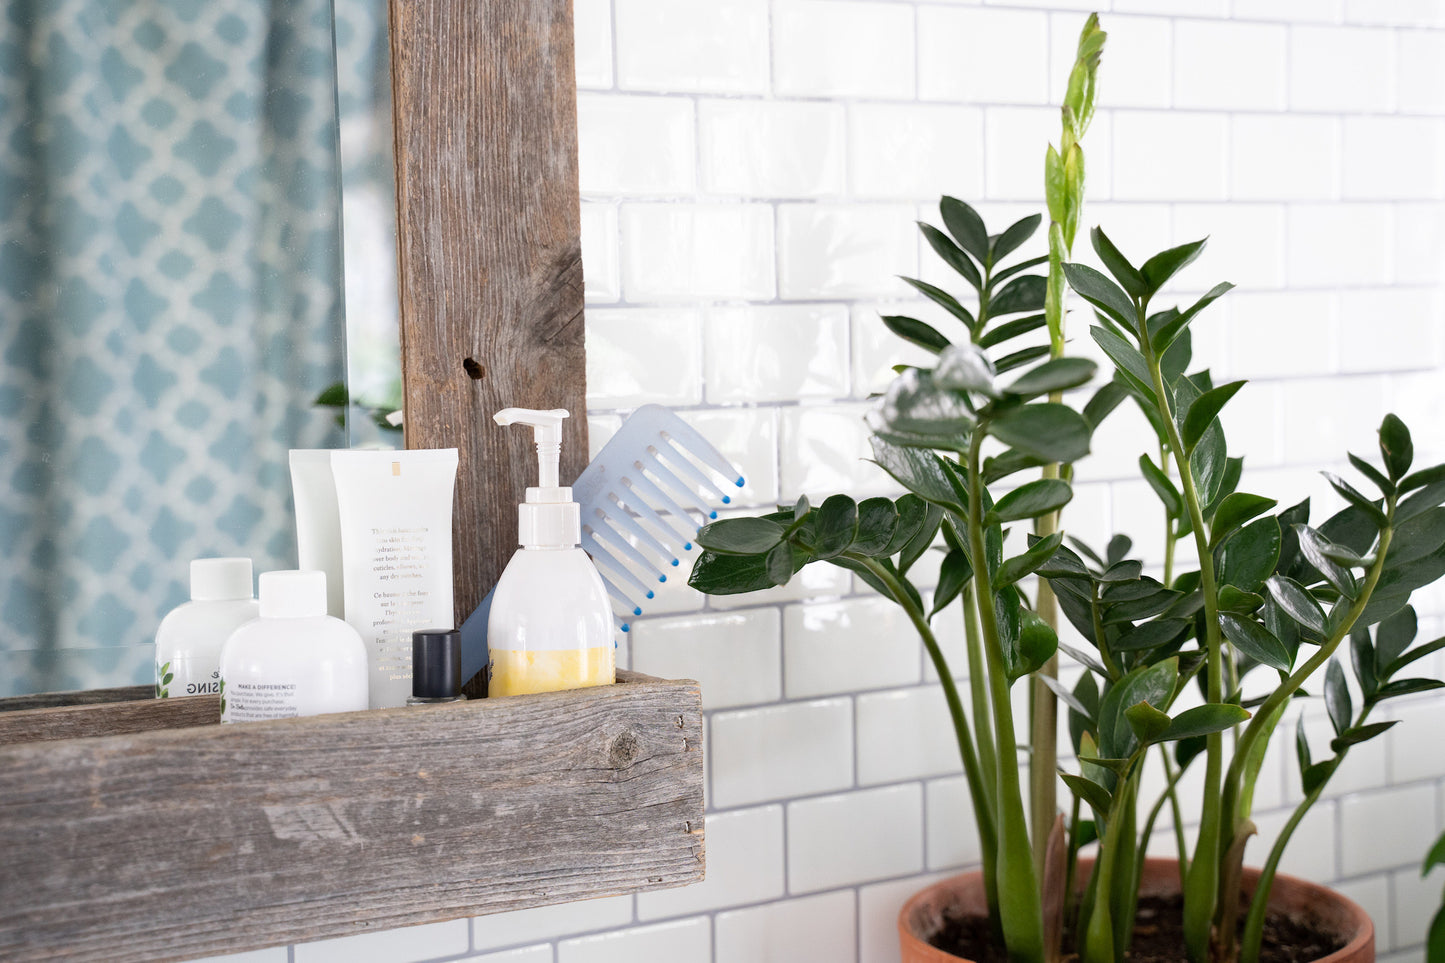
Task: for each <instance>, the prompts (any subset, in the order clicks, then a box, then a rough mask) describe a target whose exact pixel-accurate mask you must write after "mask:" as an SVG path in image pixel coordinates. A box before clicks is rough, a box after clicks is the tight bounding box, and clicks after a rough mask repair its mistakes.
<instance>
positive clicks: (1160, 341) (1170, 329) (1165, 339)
mask: <svg viewBox="0 0 1445 963" xmlns="http://www.w3.org/2000/svg"><path fill="white" fill-rule="evenodd" d="M1233 287H1234V285H1233V284H1230V283H1229V282H1227V281H1226V282H1224V283H1223V284H1216V285H1215V286H1214V287H1212V288H1210V289H1209V292H1208V293H1207V294H1205V295H1204V296H1203V297H1202V298H1200V299H1199V300H1198V301H1195V302H1194V303H1193V304H1192V305H1190V306H1189V307H1188V308H1186V309H1185V310H1184V311H1183V312H1181V313H1180V314H1178V315H1176V316H1175V317H1174V318H1172V319H1170V321H1169V322H1168V323H1166V324H1163V325H1161V326H1160V328H1159V330H1158V331H1155V332H1153V333H1152V334H1151V335H1150V336H1149V340H1150V342H1151V343H1152V344H1153V345H1154V353H1155V354H1158V355H1162V354H1164V352H1166V351H1168V350H1169V348H1170V346H1171V345H1173V344H1174V342H1175V340H1176V339H1177V338H1178V337H1179V336H1180V335H1181V334H1183V333H1184V331H1185V329H1186V328H1188V327H1189V324H1190V323H1191V322H1192V321H1193V320H1194V319H1195V318H1196V317H1198V316H1199V312H1200V311H1203V310H1204V309H1205V308H1207V307H1209V305H1211V304H1213V303H1214V302H1215V301H1217V300H1219V299H1220V298H1221V297H1223V296H1224V295H1225V294H1226V293H1227V292H1228V291H1229V290H1230V289H1231V288H1233Z"/></svg>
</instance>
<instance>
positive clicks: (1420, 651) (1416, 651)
mask: <svg viewBox="0 0 1445 963" xmlns="http://www.w3.org/2000/svg"><path fill="white" fill-rule="evenodd" d="M1441 649H1445V636H1441V637H1440V638H1438V639H1435V640H1434V641H1433V642H1426V643H1425V644H1424V645H1417V646H1416V647H1415V648H1413V649H1411V650H1410V651H1409V652H1406V653H1405V654H1404V655H1402V656H1400V657H1399V658H1398V659H1396V660H1395V661H1394V662H1391V663H1390V665H1389V667H1388V668H1387V669H1386V670H1385V672H1384V673H1383V676H1384V677H1385V678H1389V677H1390V676H1392V675H1394V674H1395V673H1397V672H1399V671H1400V670H1401V669H1403V668H1405V667H1406V666H1409V665H1411V664H1413V663H1415V662H1418V661H1420V660H1421V659H1423V658H1425V657H1427V656H1430V655H1433V654H1434V653H1436V652H1439V651H1440V650H1441Z"/></svg>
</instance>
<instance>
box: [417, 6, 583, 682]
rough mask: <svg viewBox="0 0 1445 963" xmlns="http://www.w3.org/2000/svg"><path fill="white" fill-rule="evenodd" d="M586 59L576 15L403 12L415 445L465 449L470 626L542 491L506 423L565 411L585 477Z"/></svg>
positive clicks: (465, 594)
mask: <svg viewBox="0 0 1445 963" xmlns="http://www.w3.org/2000/svg"><path fill="white" fill-rule="evenodd" d="M572 44H573V37H572V4H571V0H487V2H483V3H477V4H473V3H460V2H457V0H391V54H392V58H391V63H392V101H393V110H394V135H395V143H396V191H397V246H398V263H399V269H398V274H399V276H398V288H399V293H400V299H401V347H402V371H403V381H404V385H403V389H404V395H405V410H406V424H405V430H406V445H407V447H408V448H451V447H455V448H457V449H459V454H460V467H459V469H458V478H457V497H456V509H455V513H454V518H453V532H454V544H455V555H454V559H455V560H454V581H455V592H456V596H455V597H456V614H457V621H458V623H460V622H461V621H462V620H463V619H465V618H466V617H467V616H468V615H470V614H471V612H472V610H473V609H475V608H476V606H477V603H478V602H480V601H481V599H482V597H483V596H484V595H485V594H486V593H487V592H488V591H489V590H490V589H491V588H492V586H494V585H495V584H496V582H497V579H498V578H499V577H500V576H501V573H502V569H503V568H504V567H505V566H506V563H507V560H508V558H510V557H511V554H512V552H513V551H514V550H515V549H516V547H517V541H516V522H515V519H516V517H517V514H516V512H517V508H516V506H517V503H518V502H520V501H522V499H523V497H524V490H525V488H526V486H527V485H529V484H531V485H535V484H536V481H535V479H534V475H535V472H536V458H535V455H534V454H532V451H533V445H532V437H531V432H529V431H521V430H517V429H515V428H510V429H506V428H500V427H498V426H497V425H496V424H495V423H493V421H492V415H493V414H494V413H495V412H497V411H499V410H500V409H502V408H505V407H508V406H518V407H524V408H566V409H568V410H569V411H570V412H571V414H572V417H571V418H569V419H568V420H567V422H566V423H565V425H564V430H563V445H562V464H561V476H562V478H563V479H568V480H570V479H573V478H575V477H577V475H578V474H579V473H580V472H581V470H582V468H583V467H585V465H586V464H587V458H588V451H587V418H586V413H587V407H586V360H585V356H584V353H583V320H582V302H583V292H582V253H581V252H582V247H581V214H580V208H579V193H578V185H577V107H576V99H577V98H576V80H575V76H574V68H573V48H572ZM469 691H473V692H475V691H476V690H469Z"/></svg>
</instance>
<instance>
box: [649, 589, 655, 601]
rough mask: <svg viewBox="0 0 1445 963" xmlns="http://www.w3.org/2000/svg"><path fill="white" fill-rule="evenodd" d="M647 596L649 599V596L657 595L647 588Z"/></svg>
mask: <svg viewBox="0 0 1445 963" xmlns="http://www.w3.org/2000/svg"><path fill="white" fill-rule="evenodd" d="M647 597H648V598H650V599H651V598H656V597H657V593H656V592H654V591H653V590H652V589H648V590H647Z"/></svg>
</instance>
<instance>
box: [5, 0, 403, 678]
mask: <svg viewBox="0 0 1445 963" xmlns="http://www.w3.org/2000/svg"><path fill="white" fill-rule="evenodd" d="M333 37H334V41H333ZM387 76H388V68H387V43H386V5H385V2H384V0H371V2H361V0H336V9H335V11H334V15H333V8H332V3H331V2H330V0H290V2H287V3H284V4H272V3H263V2H260V0H218V2H202V0H135V2H127V3H112V2H105V0H64V2H44V3H42V2H40V0H34V2H29V0H20V2H16V3H11V4H9V5H8V7H7V16H6V17H5V18H4V19H3V21H0V696H6V695H15V694H21V693H28V692H36V691H55V690H67V689H89V688H97V687H105V686H117V685H127V684H148V683H150V682H151V680H152V672H153V668H152V661H151V659H152V647H151V642H152V640H153V637H154V632H155V628H156V625H157V624H158V622H159V620H160V618H161V616H162V615H164V613H165V612H166V611H168V610H169V609H170V608H172V607H173V606H175V605H177V604H179V603H180V602H182V601H184V600H185V599H186V598H188V597H189V590H188V584H187V580H188V562H189V560H190V559H192V558H196V557H205V556H216V555H244V556H248V557H250V558H252V559H253V562H254V569H255V571H256V572H261V571H265V570H267V569H273V568H289V567H294V566H295V535H294V526H293V522H292V516H291V507H290V499H291V490H290V479H289V472H288V469H287V451H288V450H289V449H291V448H316V447H340V446H345V445H347V444H348V443H370V444H384V445H394V444H399V441H400V439H399V433H397V432H394V431H393V432H390V436H388V433H387V432H385V431H383V430H381V429H379V428H377V427H376V426H375V424H374V423H372V421H371V420H370V419H367V418H360V417H350V418H342V419H341V422H342V423H338V413H342V414H345V413H346V412H347V411H348V409H346V408H345V407H341V408H335V407H331V408H328V407H326V406H325V405H318V404H317V401H318V398H320V399H321V400H323V401H328V400H329V401H331V402H338V401H339V400H340V399H339V398H338V397H337V394H336V389H337V387H338V386H340V387H341V388H342V389H344V388H345V386H346V385H348V384H349V385H350V386H351V392H350V394H351V396H352V397H355V398H357V399H358V400H360V401H362V402H366V403H368V404H372V405H376V406H385V405H386V404H387V403H388V402H389V401H391V399H392V398H393V397H394V396H396V395H399V390H398V389H397V388H396V387H395V383H396V382H397V380H398V379H399V373H398V369H399V362H398V360H397V358H398V353H397V348H396V343H397V333H396V307H395V301H396V299H395V282H394V280H388V278H391V277H394V270H395V268H394V264H395V248H394V241H393V240H392V238H393V236H394V213H393V208H394V204H393V201H392V195H391V168H390V164H391V160H390V158H391V149H390V129H389V128H390V105H389V99H388V98H389V83H388V79H387ZM343 188H344V190H345V200H344V201H343V200H342V192H343ZM343 224H345V225H346V227H345V241H344V250H345V259H346V262H347V265H348V269H347V271H346V280H345V284H344V285H343V277H342V262H343ZM348 307H349V310H348ZM348 319H349V320H348ZM348 323H349V324H350V325H351V327H352V328H353V330H352V331H351V332H350V333H348V330H347V329H348ZM328 389H331V391H330V392H329V396H328V397H323V395H328ZM388 392H390V394H388ZM349 410H350V411H351V412H353V413H354V412H355V411H356V409H354V408H352V409H349Z"/></svg>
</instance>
